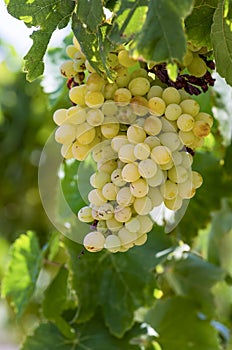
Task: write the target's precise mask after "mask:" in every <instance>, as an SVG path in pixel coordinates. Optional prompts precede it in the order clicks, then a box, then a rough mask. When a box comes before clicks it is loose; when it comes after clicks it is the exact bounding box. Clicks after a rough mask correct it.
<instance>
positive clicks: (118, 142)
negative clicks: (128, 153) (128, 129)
mask: <svg viewBox="0 0 232 350" xmlns="http://www.w3.org/2000/svg"><path fill="white" fill-rule="evenodd" d="M126 144H128V138H127V136H126V135H117V136H115V137H113V139H112V140H111V147H112V149H113V150H114V151H115V152H117V153H118V152H119V150H120V148H121V147H122V146H123V145H126Z"/></svg>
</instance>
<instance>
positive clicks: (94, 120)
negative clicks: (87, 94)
mask: <svg viewBox="0 0 232 350" xmlns="http://www.w3.org/2000/svg"><path fill="white" fill-rule="evenodd" d="M86 120H87V122H88V124H89V125H91V126H98V125H101V124H102V123H103V122H104V114H103V113H102V111H101V110H100V109H98V108H96V109H95V108H93V109H90V110H89V111H88V112H87V118H86Z"/></svg>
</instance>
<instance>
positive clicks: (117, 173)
mask: <svg viewBox="0 0 232 350" xmlns="http://www.w3.org/2000/svg"><path fill="white" fill-rule="evenodd" d="M111 181H112V182H113V183H114V184H115V185H116V186H118V187H122V186H125V185H126V181H124V180H123V177H122V169H115V170H114V171H113V172H112V174H111Z"/></svg>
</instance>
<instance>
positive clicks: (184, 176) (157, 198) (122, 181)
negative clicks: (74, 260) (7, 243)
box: [53, 39, 213, 253]
mask: <svg viewBox="0 0 232 350" xmlns="http://www.w3.org/2000/svg"><path fill="white" fill-rule="evenodd" d="M68 48H69V49H68V50H67V51H68V54H69V56H70V57H71V58H72V60H70V61H68V62H74V63H75V62H76V60H80V62H79V63H80V64H79V63H78V64H77V65H76V66H75V65H73V66H72V67H75V68H73V71H72V73H70V72H71V69H70V67H71V63H68V64H67V70H66V66H65V64H64V65H62V73H63V75H65V76H67V77H68V78H70V77H71V76H72V77H75V76H76V74H77V73H76V72H78V69H80V67H81V69H83V71H84V69H86V70H85V72H84V75H85V77H86V78H84V79H83V81H82V83H81V84H80V85H77V86H73V87H72V88H71V89H70V91H69V97H70V100H71V101H72V102H73V104H74V105H73V106H71V107H70V108H68V109H65V108H63V109H58V110H57V111H56V112H55V113H54V116H53V119H54V121H55V123H56V124H57V125H58V128H57V130H56V133H55V139H56V141H57V142H59V143H61V144H62V148H61V154H62V156H63V157H64V158H66V159H70V158H74V159H77V160H79V161H84V160H85V159H86V158H87V157H88V156H89V154H91V156H92V158H93V160H94V162H95V163H96V166H97V171H96V172H95V173H94V174H92V176H91V178H90V184H91V186H92V187H93V189H92V190H91V191H90V192H89V194H88V201H89V205H87V206H85V207H83V208H82V209H81V210H80V211H79V212H78V218H79V220H80V221H82V222H86V223H88V224H89V226H90V227H91V230H90V232H89V233H88V234H87V235H86V236H85V238H84V241H83V244H84V246H85V248H86V249H87V250H89V251H91V252H97V251H100V250H102V249H103V248H106V249H108V250H109V251H110V252H114V253H115V252H125V251H127V250H128V249H129V248H131V247H133V246H134V245H142V244H144V243H145V242H146V240H147V233H148V232H149V231H151V229H152V227H153V224H154V223H153V221H152V219H151V217H150V215H149V214H150V213H151V212H152V210H153V209H154V208H157V207H159V206H160V205H161V204H162V203H164V205H165V206H166V207H167V208H168V209H170V210H174V211H175V210H178V209H180V208H181V207H182V204H183V200H185V199H189V198H192V197H193V196H194V194H195V192H196V189H197V188H198V187H200V186H201V184H202V177H201V175H200V174H199V173H198V172H196V171H192V170H191V165H192V161H193V157H192V155H191V154H190V153H188V152H187V149H188V148H190V149H192V150H194V149H195V148H196V147H200V146H202V145H203V142H204V137H205V136H207V135H208V134H209V133H210V128H211V127H212V124H213V119H212V117H211V116H210V115H209V114H207V113H204V112H201V111H200V107H199V104H198V103H197V102H196V101H195V100H193V99H192V98H191V97H190V96H189V95H188V94H187V93H186V92H185V91H183V90H177V89H175V88H173V87H166V88H162V87H161V86H159V85H157V84H156V80H155V77H154V76H152V75H149V73H147V71H146V70H145V69H143V68H140V67H139V65H138V62H137V61H135V60H134V59H132V58H131V57H130V56H129V52H128V51H127V50H126V49H125V48H122V47H120V48H119V49H118V50H117V52H113V53H111V54H110V55H109V62H110V65H111V69H112V70H114V72H115V74H116V78H115V81H114V82H109V81H108V80H107V77H106V76H105V75H104V74H103V75H102V76H100V75H99V74H97V73H96V72H95V71H94V69H93V68H92V67H91V66H90V64H89V63H88V62H87V61H86V58H85V57H84V55H83V53H82V52H81V50H80V47H79V44H78V43H77V41H76V39H74V45H71V46H69V47H68ZM81 62H82V64H81ZM76 67H78V69H77V68H76ZM186 147H187V149H186Z"/></svg>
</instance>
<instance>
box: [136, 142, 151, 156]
mask: <svg viewBox="0 0 232 350" xmlns="http://www.w3.org/2000/svg"><path fill="white" fill-rule="evenodd" d="M134 155H135V157H136V159H139V160H145V159H147V158H148V157H149V155H150V147H149V146H148V144H146V143H143V142H142V143H138V144H137V145H135V148H134Z"/></svg>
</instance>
